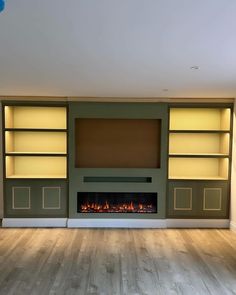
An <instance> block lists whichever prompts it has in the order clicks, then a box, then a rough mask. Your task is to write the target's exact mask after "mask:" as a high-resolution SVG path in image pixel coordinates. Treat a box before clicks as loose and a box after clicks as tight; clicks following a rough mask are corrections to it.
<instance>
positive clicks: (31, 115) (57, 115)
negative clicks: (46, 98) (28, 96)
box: [4, 105, 67, 179]
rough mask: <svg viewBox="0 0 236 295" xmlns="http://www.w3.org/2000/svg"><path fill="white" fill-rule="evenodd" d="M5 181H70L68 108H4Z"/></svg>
mask: <svg viewBox="0 0 236 295" xmlns="http://www.w3.org/2000/svg"><path fill="white" fill-rule="evenodd" d="M4 156H5V157H4V158H5V177H6V178H7V179H11V178H13V179H16V178H24V179H25V178H40V179H41V178H61V179H66V178H67V108H66V106H65V105H64V106H63V105H4Z"/></svg>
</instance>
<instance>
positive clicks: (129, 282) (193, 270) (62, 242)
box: [0, 228, 236, 295]
mask: <svg viewBox="0 0 236 295" xmlns="http://www.w3.org/2000/svg"><path fill="white" fill-rule="evenodd" d="M0 294H1V295H4V294H12V295H21V294H22V295H23V294H24V295H27V294H30V295H34V294H35V295H36V294H40V295H47V294H56V295H60V294H81V295H82V294H91V295H92V294H94V295H95V294H107V295H112V294H126V295H134V294H137V295H139V294H148V295H149V294H150V295H154V294H158V295H159V294H167V295H171V294H187V295H197V294H212V295H216V294H219V295H226V294H236V233H233V232H230V231H229V230H173V229H172V230H159V229H158V230H146V229H145V230H131V229H3V228H1V229H0Z"/></svg>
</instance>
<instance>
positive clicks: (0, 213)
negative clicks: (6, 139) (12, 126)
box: [0, 101, 3, 219]
mask: <svg viewBox="0 0 236 295" xmlns="http://www.w3.org/2000/svg"><path fill="white" fill-rule="evenodd" d="M2 178H3V171H2V104H1V101H0V219H1V218H3V180H2Z"/></svg>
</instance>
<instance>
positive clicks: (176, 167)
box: [169, 157, 229, 179]
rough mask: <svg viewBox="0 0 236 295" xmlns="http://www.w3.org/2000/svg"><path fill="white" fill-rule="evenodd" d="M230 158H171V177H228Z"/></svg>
mask: <svg viewBox="0 0 236 295" xmlns="http://www.w3.org/2000/svg"><path fill="white" fill-rule="evenodd" d="M228 165H229V159H228V158H200V157H199V158H191V157H188V158H184V157H176V158H175V157H170V158H169V179H228Z"/></svg>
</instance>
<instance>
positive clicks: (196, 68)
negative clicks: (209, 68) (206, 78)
mask: <svg viewBox="0 0 236 295" xmlns="http://www.w3.org/2000/svg"><path fill="white" fill-rule="evenodd" d="M190 69H191V70H199V66H192V67H190Z"/></svg>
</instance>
